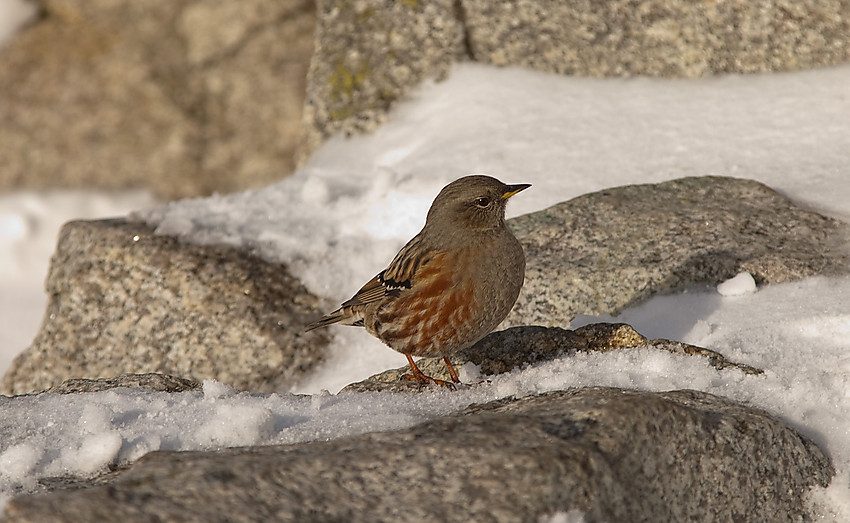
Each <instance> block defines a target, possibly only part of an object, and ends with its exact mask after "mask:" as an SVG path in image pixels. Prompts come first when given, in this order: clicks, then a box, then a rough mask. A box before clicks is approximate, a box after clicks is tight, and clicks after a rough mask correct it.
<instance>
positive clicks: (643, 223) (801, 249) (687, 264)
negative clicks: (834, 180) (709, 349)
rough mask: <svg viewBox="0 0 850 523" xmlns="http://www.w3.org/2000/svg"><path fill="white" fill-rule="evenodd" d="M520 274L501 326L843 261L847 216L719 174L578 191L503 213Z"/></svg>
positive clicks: (779, 277) (767, 279)
mask: <svg viewBox="0 0 850 523" xmlns="http://www.w3.org/2000/svg"><path fill="white" fill-rule="evenodd" d="M508 224H509V226H510V228H511V230H513V231H514V233H515V234H516V236H517V238H519V240H520V242H522V244H523V248H524V249H525V257H526V260H527V267H526V271H525V284H524V285H523V288H522V292H521V293H520V296H519V299H518V300H517V304H516V305H515V306H514V308H513V311H512V312H511V314H510V315H509V316H508V318H507V319H506V320H505V322H504V323H503V324H502V327H506V326H513V325H547V326H559V325H568V324H569V322H570V321H571V320H572V318H573V317H574V316H575V315H576V314H591V315H596V314H601V313H606V314H615V313H616V312H618V311H620V310H621V309H623V308H625V307H628V306H630V305H633V304H635V303H637V302H639V301H641V300H644V299H646V298H648V297H650V296H651V295H653V294H656V293H665V292H675V291H681V290H684V289H687V288H689V287H694V286H696V285H700V284H703V285H705V284H711V285H713V284H717V283H719V282H721V281H724V280H726V279H728V278H731V277H733V276H735V275H736V274H738V273H739V272H742V271H747V272H749V273H750V274H752V276H753V277H754V278H755V280H756V283H758V284H759V285H763V284H766V283H780V282H785V281H791V280H797V279H801V278H804V277H807V276H813V275H817V274H832V273H837V272H846V271H847V270H848V268H850V263H848V261H850V260H848V253H847V252H846V248H845V247H843V244H844V242H845V241H846V239H847V238H848V236H850V228H848V225H847V224H845V223H843V222H840V221H838V220H834V219H831V218H827V217H824V216H821V215H819V214H817V213H814V212H810V211H808V210H806V209H803V208H801V207H800V206H798V205H796V204H794V203H793V202H791V201H790V200H788V199H787V198H785V197H784V196H782V195H780V194H779V193H777V192H776V191H774V190H772V189H770V188H769V187H767V186H765V185H763V184H761V183H758V182H755V181H752V180H744V179H736V178H725V177H719V176H704V177H695V178H681V179H678V180H673V181H670V182H665V183H659V184H646V185H629V186H624V187H616V188H612V189H606V190H603V191H599V192H595V193H591V194H586V195H583V196H579V197H578V198H574V199H572V200H570V201H567V202H564V203H559V204H557V205H554V206H552V207H550V208H548V209H545V210H543V211H539V212H535V213H531V214H526V215H524V216H520V217H517V218H514V219H513V220H509V222H508Z"/></svg>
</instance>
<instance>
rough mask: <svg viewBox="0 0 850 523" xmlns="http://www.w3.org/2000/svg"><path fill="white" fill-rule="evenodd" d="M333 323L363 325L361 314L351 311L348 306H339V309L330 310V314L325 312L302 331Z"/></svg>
mask: <svg viewBox="0 0 850 523" xmlns="http://www.w3.org/2000/svg"><path fill="white" fill-rule="evenodd" d="M333 323H340V324H342V325H356V326H363V316H362V314H358V313H357V312H355V311H353V310H352V309H351V308H349V307H340V308H339V309H337V310H335V311H333V312H331V313H330V314H326V315H324V316H322V317H321V318H319V319H318V320H316V321H314V322H313V323H311V324H309V325H307V328H306V329H305V330H304V332H309V331H311V330H313V329H318V328H319V327H326V326H328V325H331V324H333Z"/></svg>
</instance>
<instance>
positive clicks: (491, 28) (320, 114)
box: [298, 0, 850, 162]
mask: <svg viewBox="0 0 850 523" xmlns="http://www.w3.org/2000/svg"><path fill="white" fill-rule="evenodd" d="M318 17H319V20H318V29H317V32H318V38H317V40H316V43H317V47H316V51H315V54H314V55H313V59H312V62H311V65H310V72H309V81H308V89H307V101H306V105H305V111H304V126H303V129H302V140H301V144H300V148H299V151H298V158H299V162H303V161H304V159H306V158H307V157H308V156H309V154H310V153H312V152H313V151H314V150H315V149H316V148H317V147H318V146H319V145H320V144H321V143H322V141H323V140H324V139H326V138H327V137H329V136H331V135H332V134H334V133H337V132H346V133H353V132H362V131H364V130H366V131H368V130H372V129H374V128H375V127H376V125H377V124H378V123H379V122H380V121H381V120H382V119H383V118H384V117H385V114H386V112H387V110H388V109H389V108H390V107H391V106H392V104H393V103H394V102H395V101H396V100H399V99H401V98H402V97H403V96H404V95H405V94H406V93H407V92H408V91H410V89H411V88H412V87H414V86H415V85H417V84H418V83H419V82H420V81H421V80H422V79H423V78H428V77H437V78H439V77H441V76H442V75H444V74H445V73H446V69H447V68H448V66H449V65H450V63H452V62H453V61H456V60H457V59H458V58H463V59H466V60H473V61H478V62H483V63H490V64H495V65H500V66H507V65H516V66H523V67H529V68H532V69H537V70H540V71H546V72H555V73H561V74H570V75H576V76H593V77H605V76H635V75H648V76H665V77H684V78H693V77H701V76H711V75H717V74H723V73H765V72H772V71H793V70H800V69H812V68H817V67H822V66H826V65H834V64H839V63H843V62H846V61H847V60H848V59H850V2H848V1H847V0H838V1H833V2H821V1H819V0H801V1H798V2H788V1H785V0H758V1H749V0H730V1H724V2H671V1H669V0H640V1H634V2H612V1H608V2H588V1H578V0H570V1H562V0H542V1H541V0H504V1H498V2H495V1H492V0H457V1H451V0H440V1H436V2H434V1H432V2H419V1H416V0H412V1H405V2H385V1H383V0H363V1H359V2H333V1H330V0H328V1H322V2H319V14H318Z"/></svg>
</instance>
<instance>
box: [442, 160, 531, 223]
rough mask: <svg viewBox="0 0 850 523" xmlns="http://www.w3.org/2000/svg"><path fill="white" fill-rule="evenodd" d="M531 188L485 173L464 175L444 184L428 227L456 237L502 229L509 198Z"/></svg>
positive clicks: (527, 185)
mask: <svg viewBox="0 0 850 523" xmlns="http://www.w3.org/2000/svg"><path fill="white" fill-rule="evenodd" d="M528 187H531V186H530V185H529V184H517V185H507V184H504V183H502V182H500V181H499V180H497V179H495V178H493V177H491V176H485V175H481V174H477V175H472V176H464V177H463V178H459V179H457V180H455V181H453V182H452V183H450V184H448V185H446V186H445V187H443V190H442V191H440V194H438V195H437V197H436V198H435V199H434V203H432V204H431V209H430V210H429V211H428V217H427V218H426V220H425V227H426V229H429V228H430V229H434V230H436V231H439V232H440V234H446V235H452V236H454V235H457V234H474V233H476V232H482V233H483V232H487V231H492V230H494V229H498V228H500V227H502V226H504V223H505V207H506V206H507V203H508V198H510V197H511V196H513V195H514V194H516V193H518V192H520V191H522V190H523V189H527V188H528Z"/></svg>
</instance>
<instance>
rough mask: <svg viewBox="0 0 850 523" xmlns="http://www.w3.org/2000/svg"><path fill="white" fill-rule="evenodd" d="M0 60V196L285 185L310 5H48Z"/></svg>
mask: <svg viewBox="0 0 850 523" xmlns="http://www.w3.org/2000/svg"><path fill="white" fill-rule="evenodd" d="M41 4H42V7H41V9H42V16H41V17H40V19H39V20H37V21H36V22H35V23H34V24H33V25H32V26H31V27H29V28H28V29H26V30H25V31H23V32H22V33H20V34H19V35H18V36H17V37H16V38H15V39H13V40H12V41H11V42H9V44H8V45H7V46H5V47H4V48H3V49H2V50H0V122H2V125H0V143H2V144H3V146H2V147H0V188H10V187H27V188H57V187H73V188H79V187H99V188H103V189H116V188H126V187H145V188H150V189H153V190H154V191H155V192H156V193H157V194H158V195H159V196H161V197H164V198H174V197H183V196H194V195H203V194H211V193H213V192H216V191H218V192H228V191H235V190H242V189H246V188H250V187H260V186H263V185H266V184H268V183H270V182H272V181H276V180H279V179H280V178H282V177H284V176H286V175H288V174H289V173H291V172H292V170H293V168H294V151H295V147H296V144H297V137H298V129H299V126H300V120H301V111H302V106H303V100H304V90H305V83H306V71H307V67H308V65H309V59H310V55H311V54H312V49H313V33H314V25H315V6H314V4H313V2H312V1H311V0H285V1H283V2H279V1H276V0H250V1H246V2H224V1H221V0H180V1H172V0H148V1H145V2H133V1H130V0H118V1H114V0H86V1H78V0H42V2H41Z"/></svg>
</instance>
